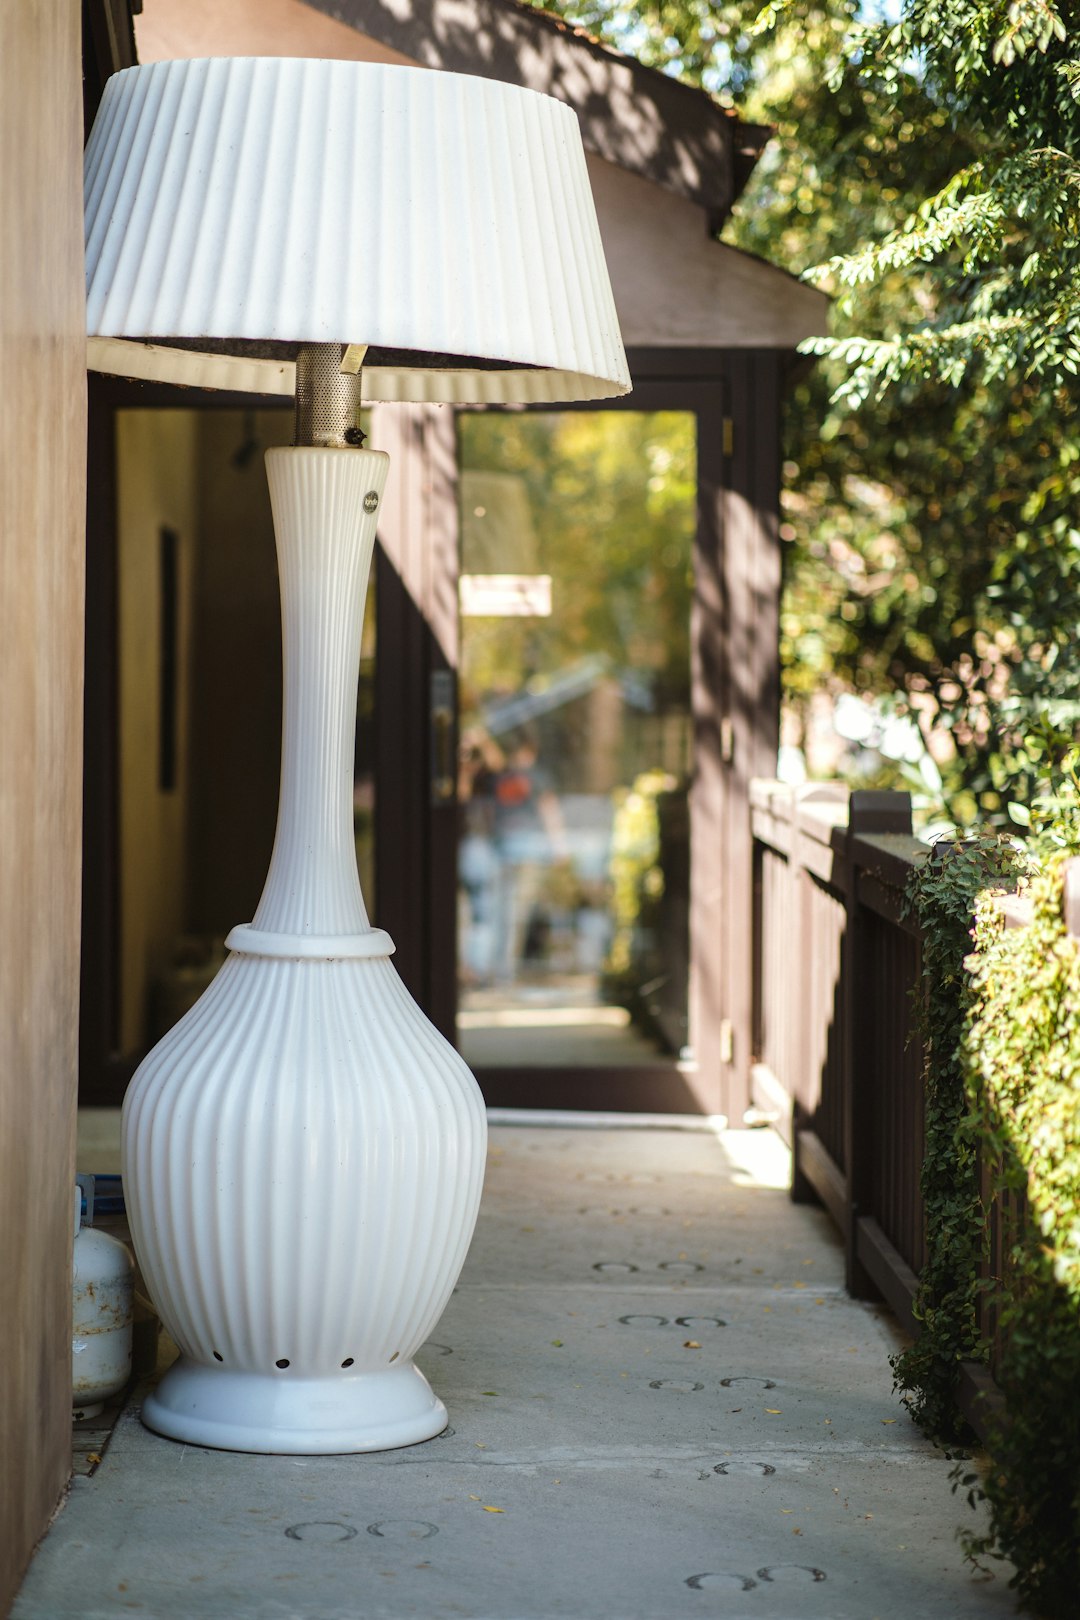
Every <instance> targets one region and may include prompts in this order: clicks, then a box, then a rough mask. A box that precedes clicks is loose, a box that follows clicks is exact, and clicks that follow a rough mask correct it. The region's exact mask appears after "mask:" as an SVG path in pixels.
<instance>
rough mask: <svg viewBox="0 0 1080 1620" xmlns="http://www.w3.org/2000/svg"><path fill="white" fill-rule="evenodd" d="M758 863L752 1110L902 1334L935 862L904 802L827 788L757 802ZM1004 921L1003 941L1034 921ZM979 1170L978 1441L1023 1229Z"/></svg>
mask: <svg viewBox="0 0 1080 1620" xmlns="http://www.w3.org/2000/svg"><path fill="white" fill-rule="evenodd" d="M751 817H752V830H753V852H754V855H753V858H754V898H755V906H754V939H753V973H754V1009H753V1031H752V1047H753V1053H754V1058H755V1061H754V1065H753V1069H752V1098H753V1104H754V1107H755V1108H756V1109H757V1110H758V1111H759V1112H760V1113H762V1114H765V1115H766V1116H768V1117H769V1118H771V1119H772V1120H773V1121H774V1123H775V1125H776V1128H777V1129H778V1131H779V1132H780V1134H781V1136H783V1137H784V1139H785V1141H787V1143H788V1144H789V1146H790V1147H791V1149H792V1156H793V1165H794V1170H793V1180H792V1194H793V1196H794V1197H795V1198H797V1199H809V1198H816V1199H818V1200H820V1202H821V1203H822V1204H823V1205H824V1206H825V1208H826V1210H827V1211H828V1212H829V1214H830V1215H831V1216H832V1218H833V1220H834V1221H835V1223H836V1225H837V1227H838V1228H839V1230H840V1233H841V1236H842V1238H843V1241H844V1249H845V1257H846V1278H847V1285H848V1288H849V1289H850V1291H851V1292H852V1293H853V1294H854V1295H855V1296H856V1297H859V1298H873V1297H878V1296H881V1297H884V1299H886V1300H887V1301H888V1303H889V1304H890V1306H891V1307H892V1309H893V1310H894V1311H895V1313H896V1315H897V1317H898V1318H899V1320H900V1322H901V1323H902V1324H903V1325H904V1326H905V1327H906V1328H907V1329H908V1330H909V1331H911V1332H912V1333H917V1332H918V1323H917V1321H916V1320H915V1318H914V1316H913V1313H912V1303H913V1300H914V1297H915V1292H916V1288H917V1280H918V1273H919V1271H920V1270H921V1268H922V1265H923V1262H924V1258H925V1247H926V1245H925V1220H924V1212H923V1205H922V1197H921V1192H920V1176H921V1169H922V1161H923V1142H924V1135H923V1124H924V1098H923V1078H922V1068H923V1053H922V1045H921V1041H920V1038H919V1032H918V1027H917V1021H916V1018H915V1010H916V1005H917V1003H916V1000H915V997H916V996H917V995H918V994H919V993H920V988H921V980H922V962H921V942H920V936H919V926H918V921H917V919H916V918H915V916H914V915H909V914H907V913H906V908H905V907H904V904H903V896H904V891H905V888H906V886H907V882H908V879H909V877H910V875H911V872H912V870H913V868H914V867H915V865H916V864H918V863H920V862H922V861H925V860H928V859H932V858H933V856H932V854H931V851H930V850H929V849H928V847H927V846H926V845H925V844H922V843H921V842H920V841H919V840H917V839H916V838H914V837H913V836H912V832H911V807H910V801H909V799H908V795H907V794H905V793H869V792H865V793H863V792H853V793H850V794H849V792H848V791H847V789H846V788H842V787H839V786H834V785H829V784H826V785H820V786H814V787H807V788H800V789H792V788H788V787H785V786H783V785H782V784H780V783H778V782H761V781H759V782H755V783H753V785H752V789H751ZM996 903H997V904H999V905H1000V907H1001V910H1002V912H1003V914H1004V917H1005V922H1006V925H1007V926H1008V927H1012V928H1023V927H1026V926H1027V925H1028V923H1029V922H1030V918H1031V913H1030V908H1029V906H1028V904H1027V902H1025V901H1024V900H1021V899H1018V898H1017V897H1016V896H1004V897H1002V898H1001V899H1000V900H999V901H997V902H996ZM1064 904H1065V920H1066V925H1067V927H1068V929H1069V931H1070V933H1072V934H1073V935H1075V936H1077V937H1078V938H1080V859H1078V860H1074V861H1071V862H1070V863H1069V867H1068V869H1067V872H1066V883H1065V897H1064ZM998 1168H999V1167H998V1166H997V1165H991V1164H986V1163H983V1164H982V1165H980V1182H981V1188H982V1200H983V1205H984V1208H985V1211H986V1221H987V1252H986V1255H985V1258H984V1262H983V1265H982V1268H981V1275H982V1278H983V1280H984V1281H986V1282H988V1283H989V1284H990V1286H989V1288H987V1289H986V1290H985V1291H980V1294H979V1303H978V1307H977V1308H978V1310H979V1318H980V1319H979V1326H980V1328H981V1331H982V1334H983V1337H984V1338H985V1340H986V1342H987V1343H988V1345H989V1348H990V1354H989V1366H988V1367H986V1366H982V1365H979V1364H975V1363H963V1364H961V1368H960V1386H959V1401H960V1405H961V1408H962V1410H963V1411H964V1412H965V1414H966V1416H967V1417H968V1419H969V1421H970V1422H971V1424H972V1426H973V1427H974V1428H975V1429H976V1431H977V1432H979V1433H981V1434H983V1435H984V1436H985V1435H986V1433H987V1420H988V1418H989V1417H990V1416H991V1414H993V1413H994V1412H995V1411H1000V1409H1001V1397H1000V1395H999V1394H998V1391H997V1387H996V1385H995V1383H994V1377H993V1375H994V1370H995V1368H996V1367H997V1366H998V1365H999V1358H1000V1354H1001V1350H1002V1348H1003V1342H1002V1338H1001V1329H1000V1325H999V1322H998V1318H997V1308H996V1306H995V1303H994V1299H995V1288H994V1286H993V1285H994V1284H995V1283H996V1282H998V1281H999V1280H1000V1278H1001V1273H1002V1267H1003V1265H1005V1264H1006V1263H1007V1262H1006V1257H1007V1255H1008V1252H1009V1250H1010V1248H1011V1246H1012V1244H1013V1243H1014V1242H1015V1241H1016V1238H1017V1235H1018V1234H1019V1232H1020V1230H1021V1228H1022V1225H1023V1223H1024V1222H1025V1220H1026V1218H1027V1215H1026V1201H1025V1199H1024V1197H1023V1195H1022V1194H1021V1193H1018V1192H1004V1193H1003V1192H1000V1191H997V1190H996V1184H997V1179H998V1178H997V1171H998Z"/></svg>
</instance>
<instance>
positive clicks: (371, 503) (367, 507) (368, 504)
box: [364, 489, 379, 512]
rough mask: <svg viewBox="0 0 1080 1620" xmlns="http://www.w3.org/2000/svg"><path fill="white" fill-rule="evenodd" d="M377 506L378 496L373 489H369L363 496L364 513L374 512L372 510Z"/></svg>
mask: <svg viewBox="0 0 1080 1620" xmlns="http://www.w3.org/2000/svg"><path fill="white" fill-rule="evenodd" d="M378 504H379V497H378V495H377V494H376V493H375V491H374V490H373V489H369V490H368V492H367V494H366V495H365V496H364V511H365V512H374V510H375V508H376V507H377V506H378Z"/></svg>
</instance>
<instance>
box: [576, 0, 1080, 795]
mask: <svg viewBox="0 0 1080 1620" xmlns="http://www.w3.org/2000/svg"><path fill="white" fill-rule="evenodd" d="M868 9H869V8H868ZM564 10H565V12H566V14H567V15H569V16H571V17H572V18H573V20H574V21H576V22H580V23H583V24H584V25H585V26H586V27H588V28H591V29H592V31H593V32H595V33H598V34H599V35H600V36H601V37H603V38H606V39H608V40H609V41H611V42H612V43H615V44H617V45H619V46H620V48H623V49H630V50H632V51H633V52H634V54H636V55H638V56H639V57H640V58H641V59H642V60H644V61H646V62H649V63H650V64H652V65H653V66H657V67H661V68H663V69H664V70H665V71H668V72H672V73H675V74H677V75H678V76H680V77H682V78H684V79H686V80H688V81H689V82H691V83H695V84H699V85H702V86H704V87H706V88H708V89H710V90H711V91H712V92H713V93H714V94H716V95H717V96H718V97H719V98H720V99H721V100H723V101H725V102H727V103H728V104H732V105H737V106H738V108H739V110H740V111H741V112H742V113H743V114H744V115H745V116H747V117H750V118H753V119H755V120H758V121H762V122H766V123H769V124H771V125H772V127H773V129H774V132H775V133H774V139H773V140H772V142H771V143H770V145H769V147H768V148H767V149H766V152H765V154H764V156H763V158H762V159H761V161H760V162H759V164H758V166H757V169H756V171H755V174H754V176H753V178H752V180H751V182H750V185H749V187H748V189H747V191H746V193H745V194H744V196H743V198H742V199H741V200H740V202H739V203H738V205H737V206H736V209H735V212H734V215H733V218H732V219H731V221H730V222H729V224H728V227H727V229H726V232H725V234H726V236H727V239H728V240H730V241H732V242H733V243H734V244H735V245H736V246H740V247H743V248H746V249H748V250H749V251H752V252H755V253H758V254H761V255H762V256H764V257H766V258H769V259H771V260H773V262H775V263H779V264H781V265H784V266H785V267H786V268H788V269H791V270H793V271H795V272H796V273H810V274H812V275H813V276H814V277H815V278H816V279H817V280H818V282H819V284H821V285H822V286H824V287H825V288H826V289H827V290H829V291H830V292H831V293H832V294H833V296H834V299H835V303H834V317H833V322H832V330H831V332H830V335H829V337H828V338H824V339H822V340H820V341H818V342H815V343H813V344H811V345H809V346H808V347H810V348H811V350H812V351H813V352H814V353H816V354H817V355H818V356H819V364H818V365H817V366H816V368H815V369H814V371H813V372H812V374H811V375H810V376H809V377H807V378H805V379H803V380H802V381H801V382H800V383H799V384H798V386H797V387H796V389H795V390H793V392H792V394H791V395H790V397H789V402H788V415H787V430H786V435H787V436H786V461H785V491H784V496H783V499H784V506H785V510H784V513H783V518H784V522H783V524H782V529H781V533H782V536H783V538H784V540H785V542H786V545H785V565H786V587H785V598H784V608H783V621H782V631H783V645H782V652H783V658H784V665H785V695H786V701H787V704H788V707H789V709H791V711H792V712H793V713H794V714H795V715H796V716H798V715H800V714H802V715H805V713H806V712H807V710H808V707H809V705H810V703H811V700H812V697H813V694H815V693H818V692H821V691H823V690H824V691H828V692H831V693H833V694H835V693H837V692H838V691H841V690H853V691H855V692H858V693H862V694H864V695H866V696H867V698H868V699H869V698H872V697H876V696H880V695H887V696H888V697H889V698H890V699H891V701H892V702H893V703H894V704H895V705H896V706H897V707H898V708H899V710H900V711H901V712H903V711H905V710H906V711H907V712H908V713H910V714H911V715H912V716H913V717H914V718H915V719H917V721H918V723H919V725H920V727H921V728H922V730H923V732H924V735H925V736H926V737H927V739H928V741H929V742H930V744H931V747H932V749H933V751H934V754H935V757H936V758H937V760H938V762H939V764H940V766H941V768H942V772H943V775H944V796H945V800H946V803H947V806H948V809H949V810H950V812H951V813H952V815H953V816H954V818H955V819H957V820H959V821H960V822H962V823H965V824H966V823H969V822H971V821H974V820H980V819H981V820H984V821H985V820H987V819H989V820H991V821H993V820H1005V819H1007V817H1008V814H1009V807H1010V806H1014V807H1018V808H1017V809H1016V810H1015V811H1014V813H1016V814H1020V813H1021V812H1022V806H1023V804H1024V803H1025V802H1026V801H1027V800H1028V799H1029V798H1030V797H1031V795H1032V793H1033V792H1034V791H1035V789H1036V784H1037V783H1038V781H1039V780H1040V778H1041V777H1042V776H1043V775H1045V770H1046V766H1047V762H1048V760H1049V759H1050V758H1051V756H1052V754H1053V753H1054V751H1055V749H1058V748H1060V746H1062V745H1063V744H1064V742H1065V741H1066V740H1067V738H1068V736H1069V735H1070V734H1071V732H1072V731H1073V729H1074V727H1075V725H1076V722H1077V718H1078V715H1080V710H1078V708H1077V703H1076V694H1077V692H1078V691H1080V663H1078V656H1077V652H1076V646H1077V639H1078V638H1077V630H1078V627H1080V516H1078V514H1080V434H1078V431H1077V429H1078V422H1077V410H1078V403H1077V397H1076V384H1075V379H1074V370H1075V364H1076V360H1077V357H1078V354H1080V351H1078V349H1077V343H1078V339H1077V332H1078V330H1080V327H1078V325H1077V315H1078V309H1077V305H1076V301H1077V299H1078V298H1080V262H1078V261H1080V170H1078V167H1077V160H1076V159H1075V158H1074V156H1073V154H1074V153H1076V152H1078V151H1080V143H1078V141H1077V136H1078V135H1080V100H1078V97H1080V65H1078V64H1077V63H1076V62H1075V61H1074V60H1073V59H1072V55H1071V52H1073V51H1075V49H1076V47H1075V39H1076V27H1075V24H1076V22H1077V21H1078V18H1077V16H1076V12H1077V7H1076V6H1074V5H1071V4H1056V5H1052V4H1050V3H1049V0H1013V3H1012V4H1009V3H1007V0H902V5H901V9H900V14H899V17H898V18H895V19H894V20H877V21H873V20H871V21H869V22H868V21H867V20H866V13H864V12H863V11H861V10H860V8H859V7H858V6H857V5H856V4H855V3H853V0H773V3H772V4H769V5H767V6H766V7H765V10H764V11H760V10H759V5H758V4H757V3H755V0H752V3H749V4H739V3H738V0H729V3H722V4H708V3H707V0H665V3H662V4H661V3H657V4H652V3H649V0H642V3H640V4H636V5H633V4H614V3H612V0H584V4H580V5H572V4H570V5H567V6H565V7H564ZM1055 739H1057V740H1056V741H1055Z"/></svg>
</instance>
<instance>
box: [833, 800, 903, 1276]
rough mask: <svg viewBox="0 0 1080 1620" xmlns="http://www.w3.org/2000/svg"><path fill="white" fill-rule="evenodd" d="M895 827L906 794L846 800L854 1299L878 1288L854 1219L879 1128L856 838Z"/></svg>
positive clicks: (865, 1199) (847, 1144)
mask: <svg viewBox="0 0 1080 1620" xmlns="http://www.w3.org/2000/svg"><path fill="white" fill-rule="evenodd" d="M888 833H900V834H903V835H906V836H907V837H909V838H910V836H911V795H910V794H908V793H893V792H878V791H869V790H864V789H856V791H855V792H853V793H852V795H851V798H850V800H849V805H848V826H847V839H846V847H847V878H848V892H847V926H846V929H845V934H844V945H843V984H844V989H843V1000H842V1009H843V1020H844V1070H845V1076H846V1082H847V1084H846V1087H845V1101H846V1104H847V1106H846V1110H845V1117H844V1161H845V1168H846V1170H847V1193H848V1209H847V1221H846V1223H845V1229H844V1256H845V1282H846V1285H847V1289H848V1292H849V1293H850V1294H851V1295H852V1297H853V1298H854V1299H877V1298H878V1297H879V1294H880V1290H879V1289H878V1288H877V1287H876V1286H875V1285H874V1283H873V1281H872V1280H871V1277H870V1274H869V1272H868V1271H867V1270H866V1268H865V1266H864V1265H863V1264H862V1262H861V1261H860V1259H859V1257H858V1253H857V1249H856V1222H857V1221H858V1218H859V1215H860V1213H861V1212H862V1211H864V1210H866V1209H870V1208H872V1207H873V1198H872V1177H873V1174H874V1164H875V1162H876V1160H877V1158H878V1155H877V1153H876V1152H875V1151H874V1148H875V1136H876V1133H877V1131H878V1130H879V1129H880V1122H879V1120H878V1118H877V1112H878V1111H877V1108H876V1106H875V1086H874V1082H875V1078H876V1077H875V1074H874V1072H873V1062H872V1059H871V1057H870V1043H869V1041H868V1039H867V1033H868V1023H867V1020H868V1019H870V1018H873V1016H874V1005H873V1000H872V997H871V996H870V995H869V994H868V991H869V989H870V985H869V983H868V980H867V959H866V951H865V949H864V944H863V941H862V939H861V937H860V935H861V921H862V908H861V906H860V900H859V885H860V879H861V877H862V872H863V868H864V864H865V863H864V860H862V859H861V858H860V854H859V848H858V841H859V839H860V838H866V837H878V836H880V835H882V834H888Z"/></svg>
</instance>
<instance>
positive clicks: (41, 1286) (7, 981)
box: [0, 0, 86, 1613]
mask: <svg viewBox="0 0 1080 1620" xmlns="http://www.w3.org/2000/svg"><path fill="white" fill-rule="evenodd" d="M81 28H82V21H81V12H80V7H79V5H78V3H77V0H48V3H46V0H23V3H20V4H17V5H16V4H8V5H4V6H2V7H0V218H2V219H3V231H2V233H0V373H2V375H3V379H4V388H3V393H2V395H0V460H2V463H3V469H4V471H3V478H2V479H0V919H2V925H3V941H2V946H0V1232H2V1233H3V1247H2V1249H0V1256H2V1264H3V1274H4V1308H3V1311H2V1312H0V1612H3V1613H6V1612H7V1608H8V1604H9V1603H10V1600H11V1598H12V1596H13V1594H14V1592H15V1589H16V1587H17V1585H18V1582H19V1580H20V1578H21V1576H22V1572H23V1570H24V1568H25V1566H26V1563H27V1561H28V1559H29V1557H30V1554H31V1552H32V1550H33V1548H34V1545H35V1543H36V1541H37V1540H38V1538H39V1537H40V1536H41V1535H42V1533H43V1532H44V1530H45V1528H46V1526H47V1524H48V1521H49V1518H50V1515H51V1514H52V1511H53V1509H54V1508H55V1506H56V1503H57V1500H58V1498H59V1496H60V1493H61V1492H62V1490H63V1489H64V1485H65V1482H66V1480H67V1477H68V1472H69V1468H70V1457H71V1241H72V1193H73V1184H72V1179H73V1175H74V1135H75V1087H76V1042H77V1029H78V1006H79V862H80V815H81V809H82V644H83V518H84V500H85V465H86V369H85V367H86V358H85V356H86V342H85V335H84V334H85V324H86V323H85V314H84V309H85V300H84V293H83V231H82V94H81V88H82V87H81V59H80V45H81V37H82V35H81Z"/></svg>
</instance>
